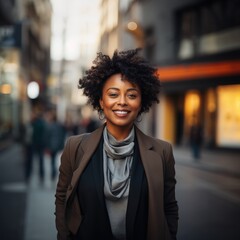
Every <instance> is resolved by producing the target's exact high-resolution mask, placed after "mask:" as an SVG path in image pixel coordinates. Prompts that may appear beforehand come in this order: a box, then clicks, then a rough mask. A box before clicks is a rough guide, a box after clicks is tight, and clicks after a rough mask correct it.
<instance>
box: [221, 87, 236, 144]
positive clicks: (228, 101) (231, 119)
mask: <svg viewBox="0 0 240 240" xmlns="http://www.w3.org/2000/svg"><path fill="white" fill-rule="evenodd" d="M217 96H218V106H219V107H218V114H217V145H218V146H221V147H238V148H239V147H240V85H232V86H220V87H218V88H217Z"/></svg>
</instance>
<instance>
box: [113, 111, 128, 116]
mask: <svg viewBox="0 0 240 240" xmlns="http://www.w3.org/2000/svg"><path fill="white" fill-rule="evenodd" d="M113 112H114V113H115V114H116V115H117V116H119V117H124V116H126V115H127V114H128V113H129V111H120V110H115V111H113Z"/></svg>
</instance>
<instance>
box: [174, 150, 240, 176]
mask: <svg viewBox="0 0 240 240" xmlns="http://www.w3.org/2000/svg"><path fill="white" fill-rule="evenodd" d="M173 154H174V157H175V161H176V164H181V165H187V166H190V167H196V168H199V169H202V170H206V171H212V172H215V173H221V174H225V175H228V176H232V177H237V178H240V152H234V151H232V152H231V151H227V150H218V149H214V150H208V149H202V151H201V157H200V158H199V159H194V158H193V157H192V156H191V150H190V148H187V147H176V146H174V147H173Z"/></svg>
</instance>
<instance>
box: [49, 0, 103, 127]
mask: <svg viewBox="0 0 240 240" xmlns="http://www.w3.org/2000/svg"><path fill="white" fill-rule="evenodd" d="M52 4H53V10H54V14H53V17H52V51H51V58H52V66H51V77H50V78H49V81H48V83H49V84H48V86H49V88H48V93H49V98H50V102H51V103H52V105H55V106H56V108H57V115H58V120H59V121H61V122H67V121H70V120H69V119H71V122H72V124H75V125H77V124H79V123H80V120H81V118H82V115H81V108H82V107H83V106H84V105H86V100H87V99H86V97H84V96H83V95H82V91H81V90H80V89H78V80H79V78H80V77H82V76H83V75H84V74H85V71H86V70H87V69H88V68H89V67H90V66H91V65H92V61H93V59H94V58H95V57H96V52H97V47H98V35H99V25H100V23H99V8H98V5H99V1H98V0H92V1H69V2H67V1H65V0H61V1H59V0H53V1H52Z"/></svg>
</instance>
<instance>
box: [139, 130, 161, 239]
mask: <svg viewBox="0 0 240 240" xmlns="http://www.w3.org/2000/svg"><path fill="white" fill-rule="evenodd" d="M135 129H136V135H137V139H138V144H139V151H140V156H141V159H142V163H143V166H144V170H145V174H146V177H147V182H148V193H149V208H148V239H151V240H153V239H163V234H164V231H163V226H164V213H163V212H162V210H161V209H164V207H163V196H162V193H163V192H164V191H163V187H164V183H163V164H162V159H161V156H160V155H159V154H157V153H156V152H155V151H154V149H153V145H152V141H153V140H152V138H151V137H149V136H147V135H145V134H144V133H143V132H141V131H140V130H139V129H138V128H137V127H136V128H135ZM161 205H162V207H161ZM159 229H160V231H159ZM161 229H162V231H161ZM159 234H161V235H159Z"/></svg>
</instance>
